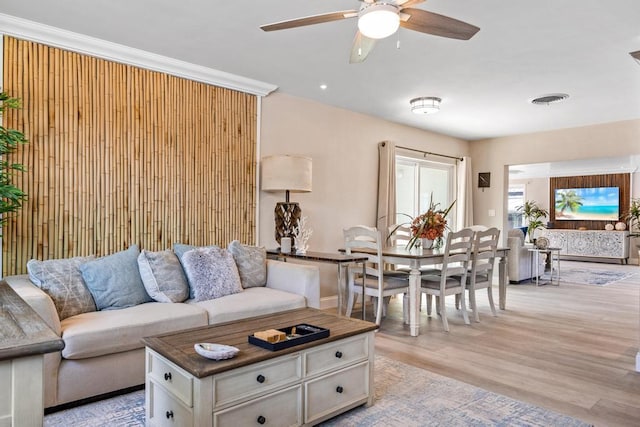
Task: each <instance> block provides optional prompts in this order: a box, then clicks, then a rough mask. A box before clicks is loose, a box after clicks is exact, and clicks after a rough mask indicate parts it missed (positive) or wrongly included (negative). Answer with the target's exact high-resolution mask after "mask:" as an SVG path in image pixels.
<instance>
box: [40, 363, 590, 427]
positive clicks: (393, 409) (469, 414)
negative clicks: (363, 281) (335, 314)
mask: <svg viewBox="0 0 640 427" xmlns="http://www.w3.org/2000/svg"><path fill="white" fill-rule="evenodd" d="M375 390H376V391H375V403H374V405H373V406H371V407H368V408H366V407H363V406H361V407H358V408H355V409H353V410H351V411H349V412H347V413H345V414H342V415H340V416H338V417H336V418H333V419H331V420H329V421H327V422H325V423H323V424H322V425H323V426H367V427H369V426H381V427H382V426H385V427H388V426H409V427H410V426H452V427H455V426H531V427H535V426H540V427H542V426H545V427H550V426H568V427H571V426H576V427H577V426H580V427H583V426H588V425H589V424H585V423H583V422H582V421H579V420H577V419H575V418H571V417H568V416H566V415H562V414H559V413H556V412H553V411H549V410H546V409H543V408H540V407H538V406H534V405H529V404H527V403H524V402H520V401H517V400H514V399H510V398H508V397H505V396H502V395H499V394H496V393H492V392H489V391H487V390H483V389H481V388H478V387H474V386H471V385H469V384H465V383H463V382H460V381H456V380H452V379H450V378H447V377H443V376H441V375H437V374H434V373H432V372H429V371H426V370H423V369H419V368H415V367H413V366H409V365H406V364H404V363H401V362H397V361H395V360H392V359H389V358H386V357H383V356H376V359H375ZM44 425H45V426H65V427H80V426H82V427H97V426H110V427H111V426H123V427H124V426H127V427H133V426H143V425H144V391H136V392H134V393H129V394H126V395H123V396H117V397H114V398H111V399H107V400H103V401H100V402H96V403H91V404H88V405H83V406H80V407H77V408H72V409H67V410H64V411H60V412H55V413H53V414H49V415H47V416H45V419H44Z"/></svg>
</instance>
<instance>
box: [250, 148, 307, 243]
mask: <svg viewBox="0 0 640 427" xmlns="http://www.w3.org/2000/svg"><path fill="white" fill-rule="evenodd" d="M261 169H262V190H264V191H270V192H275V191H284V192H285V201H284V202H278V203H277V204H276V208H275V212H274V213H275V215H274V217H275V223H276V232H275V238H276V241H277V242H278V244H280V239H282V238H283V237H291V236H292V234H293V230H294V229H295V228H296V227H297V226H298V221H299V220H300V217H301V214H302V210H301V209H300V205H298V203H296V202H290V201H289V193H290V192H294V193H308V192H310V191H311V159H310V158H309V157H302V156H289V155H278V156H268V157H264V158H263V159H262V167H261Z"/></svg>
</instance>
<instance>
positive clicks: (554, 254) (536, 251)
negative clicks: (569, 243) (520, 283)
mask: <svg viewBox="0 0 640 427" xmlns="http://www.w3.org/2000/svg"><path fill="white" fill-rule="evenodd" d="M528 249H529V252H531V256H532V257H533V260H532V263H531V264H532V265H531V270H532V271H531V276H532V277H533V268H534V267H533V264H534V263H535V271H536V273H535V277H536V286H540V284H541V283H540V254H541V253H546V254H548V256H550V257H551V263H550V265H551V277H550V282H549V283H550V284H552V285H554V286H560V250H561V248H545V249H541V248H536V247H533V248H528ZM554 264H555V266H554ZM554 271H555V273H556V283H555V284H554V283H553V272H554ZM543 273H544V271H543ZM542 284H543V285H546V283H542Z"/></svg>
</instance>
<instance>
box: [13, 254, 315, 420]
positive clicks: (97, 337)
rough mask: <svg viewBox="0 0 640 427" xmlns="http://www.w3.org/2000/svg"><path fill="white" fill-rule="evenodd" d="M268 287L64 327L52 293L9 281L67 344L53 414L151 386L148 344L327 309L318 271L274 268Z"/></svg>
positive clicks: (58, 363)
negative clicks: (170, 335)
mask: <svg viewBox="0 0 640 427" xmlns="http://www.w3.org/2000/svg"><path fill="white" fill-rule="evenodd" d="M266 275H267V278H266V286H260V287H251V288H246V289H244V290H243V291H242V292H238V293H234V294H231V295H226V296H223V297H220V298H216V299H212V300H206V301H198V302H196V301H194V300H193V299H188V300H186V301H184V302H178V303H161V302H146V303H142V304H138V305H134V306H132V307H127V308H122V309H115V310H101V311H92V312H86V313H81V314H76V315H73V316H70V317H67V318H65V319H63V320H60V317H59V315H58V311H57V310H56V306H55V305H54V302H53V300H52V299H51V298H50V297H49V295H48V294H47V293H45V292H44V291H43V290H41V289H40V288H39V287H37V286H35V285H34V283H32V282H31V281H30V279H29V276H28V275H20V276H10V277H6V278H5V280H6V281H7V283H9V285H10V286H11V287H12V288H13V289H14V290H16V292H17V293H18V294H19V295H20V296H21V297H22V298H23V299H24V300H25V301H26V302H27V303H28V304H29V305H30V306H31V307H33V308H34V309H35V311H36V312H37V313H38V314H39V315H40V316H41V317H42V318H43V319H44V320H45V321H46V322H47V324H48V325H49V326H50V327H51V329H53V330H54V331H55V333H56V334H58V335H59V336H60V337H62V339H63V340H64V343H65V348H64V349H63V350H62V351H61V352H59V353H51V354H47V355H46V356H45V381H44V382H45V407H47V408H48V407H53V406H58V405H61V404H64V403H68V402H73V401H77V400H79V399H84V398H89V397H93V396H98V395H101V394H104V393H109V392H113V391H116V390H121V389H125V388H128V387H133V386H137V385H141V384H144V347H143V345H142V343H141V341H140V340H141V338H143V337H145V336H150V335H154V334H160V333H166V332H172V331H177V330H181V329H186V328H192V327H198V326H205V325H208V324H209V325H211V324H218V323H222V322H229V321H234V320H238V319H243V318H247V317H252V316H257V315H263V314H269V313H275V312H280V311H284V310H290V309H295V308H300V307H305V306H309V307H316V308H317V307H319V304H320V296H319V289H320V284H319V280H320V279H319V271H318V268H317V267H315V266H309V265H301V264H293V263H285V262H280V261H274V260H267V261H266Z"/></svg>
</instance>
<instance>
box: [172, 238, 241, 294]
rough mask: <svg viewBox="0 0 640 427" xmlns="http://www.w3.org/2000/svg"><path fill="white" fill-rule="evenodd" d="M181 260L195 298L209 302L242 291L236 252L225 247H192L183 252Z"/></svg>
mask: <svg viewBox="0 0 640 427" xmlns="http://www.w3.org/2000/svg"><path fill="white" fill-rule="evenodd" d="M181 261H182V267H183V268H184V272H185V273H186V275H187V279H188V281H189V288H190V290H191V295H192V298H193V299H194V300H195V301H206V300H210V299H215V298H220V297H223V296H225V295H231V294H235V293H238V292H242V285H241V284H240V275H239V274H238V267H236V263H235V261H234V260H233V255H231V253H230V252H229V251H227V250H226V249H222V248H219V247H210V248H196V249H192V250H190V251H187V252H185V253H184V254H183V255H182V258H181Z"/></svg>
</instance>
